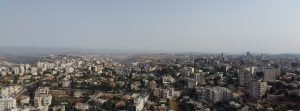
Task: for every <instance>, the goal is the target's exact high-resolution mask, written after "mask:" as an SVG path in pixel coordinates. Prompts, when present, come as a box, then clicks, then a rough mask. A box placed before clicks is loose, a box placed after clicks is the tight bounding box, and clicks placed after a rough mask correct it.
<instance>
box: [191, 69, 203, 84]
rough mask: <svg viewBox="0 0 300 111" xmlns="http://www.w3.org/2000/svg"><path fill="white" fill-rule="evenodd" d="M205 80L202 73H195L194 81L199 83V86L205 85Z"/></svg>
mask: <svg viewBox="0 0 300 111" xmlns="http://www.w3.org/2000/svg"><path fill="white" fill-rule="evenodd" d="M204 78H205V74H204V72H202V71H199V73H195V75H194V79H195V80H196V81H197V82H198V83H199V84H203V83H204V82H205V81H204Z"/></svg>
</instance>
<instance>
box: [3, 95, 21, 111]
mask: <svg viewBox="0 0 300 111" xmlns="http://www.w3.org/2000/svg"><path fill="white" fill-rule="evenodd" d="M16 104H17V103H16V99H14V98H5V97H0V111H5V110H8V109H13V108H16Z"/></svg>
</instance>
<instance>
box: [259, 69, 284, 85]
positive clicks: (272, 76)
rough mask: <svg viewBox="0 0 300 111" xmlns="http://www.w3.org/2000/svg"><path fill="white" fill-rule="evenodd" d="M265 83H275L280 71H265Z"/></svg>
mask: <svg viewBox="0 0 300 111" xmlns="http://www.w3.org/2000/svg"><path fill="white" fill-rule="evenodd" d="M263 73H264V75H263V81H266V82H267V81H274V80H276V77H278V76H279V75H280V70H279V69H271V68H267V69H263Z"/></svg>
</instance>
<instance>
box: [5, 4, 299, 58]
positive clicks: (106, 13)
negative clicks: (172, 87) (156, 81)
mask: <svg viewBox="0 0 300 111" xmlns="http://www.w3.org/2000/svg"><path fill="white" fill-rule="evenodd" d="M297 4H299V1H296V0H295V1H293V0H291V1H278V0H272V1H271V0H266V1H259V0H255V1H226V2H225V1H217V2H216V1H189V2H186V1H118V2H116V1H89V2H80V1H72V2H71V1H45V2H41V1H19V2H16V1H1V2H0V13H1V15H0V24H1V25H0V29H1V30H0V39H1V41H0V44H1V45H0V47H36V48H75V49H76V48H79V49H112V50H134V51H135V50H138V51H158V52H164V51H174V52H209V53H216V52H227V53H241V52H245V51H250V52H258V53H300V49H299V47H300V46H299V45H298V43H297V42H298V41H300V38H299V37H298V36H299V35H300V32H299V31H298V30H297V29H299V28H300V27H299V26H300V21H299V19H300V16H299V15H297V12H299V11H300V9H299V8H298V5H297Z"/></svg>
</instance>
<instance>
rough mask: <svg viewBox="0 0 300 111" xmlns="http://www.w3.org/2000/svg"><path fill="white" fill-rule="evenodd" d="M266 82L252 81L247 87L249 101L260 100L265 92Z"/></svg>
mask: <svg viewBox="0 0 300 111" xmlns="http://www.w3.org/2000/svg"><path fill="white" fill-rule="evenodd" d="M267 87H268V85H267V82H262V81H261V80H258V79H252V80H251V82H250V84H249V86H248V94H249V97H250V98H251V99H255V100H257V99H260V98H261V97H262V96H264V95H265V94H266V92H267Z"/></svg>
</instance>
